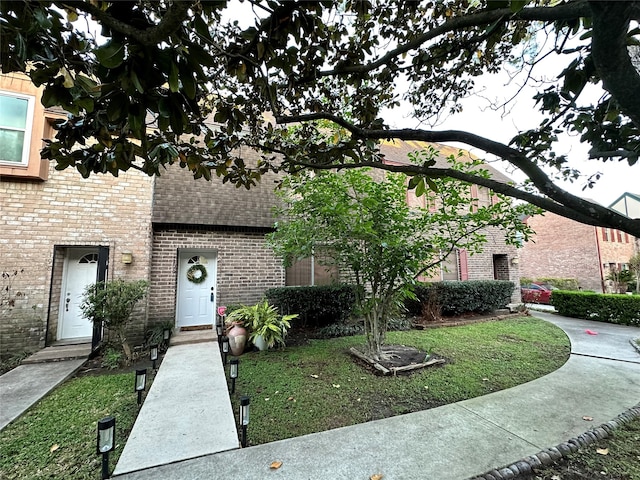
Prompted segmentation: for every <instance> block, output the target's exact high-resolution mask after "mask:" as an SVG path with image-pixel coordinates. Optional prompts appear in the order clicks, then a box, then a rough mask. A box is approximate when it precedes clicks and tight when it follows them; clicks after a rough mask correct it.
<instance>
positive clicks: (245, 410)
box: [240, 396, 249, 447]
mask: <svg viewBox="0 0 640 480" xmlns="http://www.w3.org/2000/svg"><path fill="white" fill-rule="evenodd" d="M240 424H241V425H242V446H243V447H246V446H247V426H248V425H249V397H247V396H242V397H240Z"/></svg>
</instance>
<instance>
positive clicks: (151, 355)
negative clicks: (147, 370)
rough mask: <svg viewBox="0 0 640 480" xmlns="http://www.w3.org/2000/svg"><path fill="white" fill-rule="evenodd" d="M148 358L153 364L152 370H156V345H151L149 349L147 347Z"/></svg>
mask: <svg viewBox="0 0 640 480" xmlns="http://www.w3.org/2000/svg"><path fill="white" fill-rule="evenodd" d="M149 348H150V350H149V358H150V359H151V361H152V362H153V369H154V370H155V369H156V361H157V360H158V345H157V344H156V345H151V347H149Z"/></svg>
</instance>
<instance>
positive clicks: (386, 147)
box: [380, 139, 513, 183]
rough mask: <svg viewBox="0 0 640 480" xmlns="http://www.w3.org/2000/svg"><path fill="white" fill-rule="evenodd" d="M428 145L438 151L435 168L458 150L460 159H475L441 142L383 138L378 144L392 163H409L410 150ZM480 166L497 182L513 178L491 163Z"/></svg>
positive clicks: (510, 180)
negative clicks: (460, 154)
mask: <svg viewBox="0 0 640 480" xmlns="http://www.w3.org/2000/svg"><path fill="white" fill-rule="evenodd" d="M429 146H433V147H435V148H436V149H437V150H438V151H439V152H440V153H439V155H438V156H437V157H436V158H435V160H436V164H435V167H437V168H447V167H449V164H448V163H447V157H449V156H450V155H454V156H455V157H456V158H457V157H458V152H459V151H460V150H462V152H463V155H462V157H460V159H461V160H463V161H464V160H465V158H466V159H469V160H472V159H473V160H477V159H478V157H476V156H475V155H473V154H472V153H470V152H467V151H466V150H463V149H460V148H457V147H451V146H449V145H443V144H441V143H427V142H419V141H404V140H395V139H394V140H384V141H382V142H381V144H380V152H381V153H382V154H383V155H384V157H385V159H386V160H388V161H390V162H394V163H409V160H408V159H409V154H410V153H411V152H415V151H416V150H423V149H425V148H427V147H429ZM482 168H484V169H486V170H488V171H489V173H490V174H491V178H492V179H493V180H496V181H498V182H503V183H508V182H512V181H513V180H512V179H510V178H509V177H507V176H506V175H505V174H503V173H501V172H499V171H498V170H496V169H495V168H493V167H492V166H491V165H488V164H486V163H485V164H483V166H482Z"/></svg>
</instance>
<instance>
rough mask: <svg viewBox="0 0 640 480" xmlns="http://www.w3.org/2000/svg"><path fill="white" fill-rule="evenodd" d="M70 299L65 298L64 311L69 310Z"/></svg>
mask: <svg viewBox="0 0 640 480" xmlns="http://www.w3.org/2000/svg"><path fill="white" fill-rule="evenodd" d="M70 301H71V299H70V298H67V301H66V302H65V305H64V309H65V311H66V312H68V311H69V302H70Z"/></svg>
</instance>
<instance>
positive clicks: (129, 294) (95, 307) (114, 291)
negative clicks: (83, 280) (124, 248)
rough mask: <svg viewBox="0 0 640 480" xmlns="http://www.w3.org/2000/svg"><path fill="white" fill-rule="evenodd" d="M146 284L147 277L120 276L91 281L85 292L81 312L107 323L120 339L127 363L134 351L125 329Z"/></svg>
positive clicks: (88, 317) (145, 292)
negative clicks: (141, 278) (135, 278)
mask: <svg viewBox="0 0 640 480" xmlns="http://www.w3.org/2000/svg"><path fill="white" fill-rule="evenodd" d="M147 286H148V282H147V281H145V280H137V281H126V280H122V279H117V280H112V281H110V282H98V283H94V284H91V285H89V286H87V288H86V289H85V291H84V293H83V299H82V304H81V305H80V309H81V310H82V314H83V315H84V317H85V318H87V319H89V320H91V321H93V322H103V323H104V326H105V327H106V328H108V329H109V332H110V333H113V334H114V335H115V336H116V338H117V339H118V342H119V344H120V346H121V348H122V351H123V353H124V355H125V358H126V360H127V362H130V361H131V359H132V354H131V347H130V346H129V343H128V342H127V338H126V335H125V330H126V328H127V326H128V325H129V322H130V321H131V314H132V313H133V310H134V308H135V307H136V305H137V303H138V302H139V301H140V300H142V299H143V298H144V296H145V295H146V294H147Z"/></svg>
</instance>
